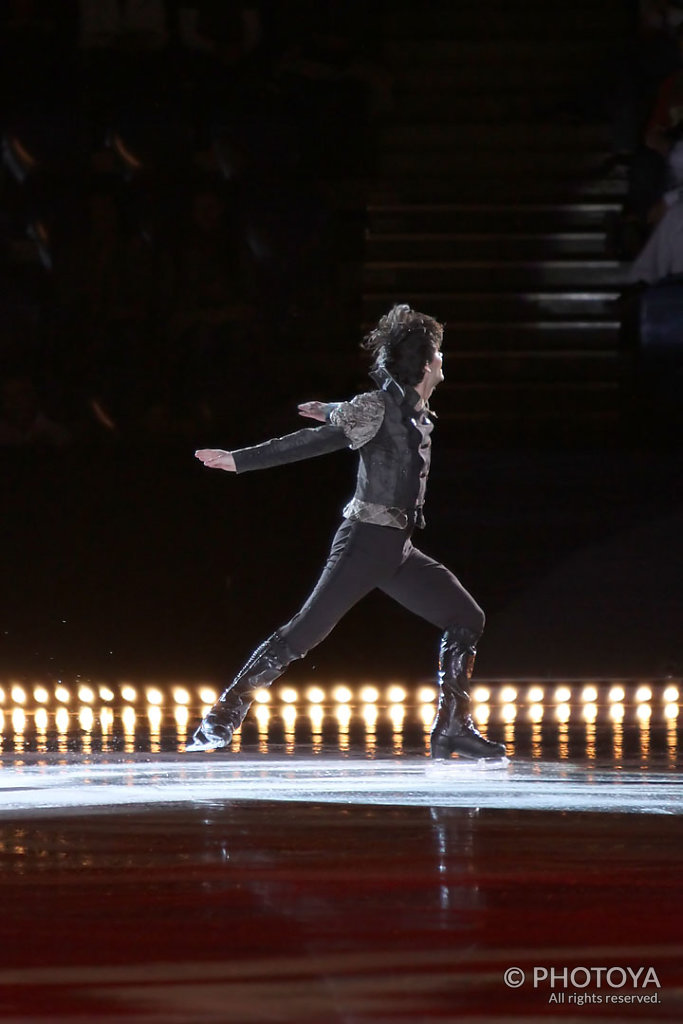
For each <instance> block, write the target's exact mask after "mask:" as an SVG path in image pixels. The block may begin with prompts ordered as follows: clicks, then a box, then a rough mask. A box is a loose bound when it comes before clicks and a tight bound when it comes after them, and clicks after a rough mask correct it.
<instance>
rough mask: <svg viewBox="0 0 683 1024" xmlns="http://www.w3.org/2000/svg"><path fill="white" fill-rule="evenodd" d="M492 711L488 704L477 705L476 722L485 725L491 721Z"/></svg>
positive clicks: (475, 710)
mask: <svg viewBox="0 0 683 1024" xmlns="http://www.w3.org/2000/svg"><path fill="white" fill-rule="evenodd" d="M490 713H491V711H490V708H489V706H488V704H477V706H476V708H475V709H474V720H475V721H476V722H478V723H479V724H480V725H485V724H486V722H488V720H489V715H490Z"/></svg>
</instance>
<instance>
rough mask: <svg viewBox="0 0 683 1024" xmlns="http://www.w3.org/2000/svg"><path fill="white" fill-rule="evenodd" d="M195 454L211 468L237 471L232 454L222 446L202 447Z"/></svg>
mask: <svg viewBox="0 0 683 1024" xmlns="http://www.w3.org/2000/svg"><path fill="white" fill-rule="evenodd" d="M194 454H195V458H197V459H199V461H200V462H203V463H204V465H205V466H207V467H208V468H209V469H225V470H227V472H228V473H234V472H236V468H235V460H234V459H233V457H232V454H231V453H230V452H224V451H223V449H222V448H200V449H199V451H196V452H195V453H194Z"/></svg>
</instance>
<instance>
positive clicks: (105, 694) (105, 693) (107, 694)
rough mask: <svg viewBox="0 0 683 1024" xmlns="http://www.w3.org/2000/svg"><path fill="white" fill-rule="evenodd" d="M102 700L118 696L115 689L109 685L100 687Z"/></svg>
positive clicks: (110, 699)
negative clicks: (111, 688)
mask: <svg viewBox="0 0 683 1024" xmlns="http://www.w3.org/2000/svg"><path fill="white" fill-rule="evenodd" d="M99 694H100V700H104V701H107V703H108V702H109V701H112V700H113V699H114V697H115V696H116V695H115V693H114V691H113V690H110V689H109V687H108V686H100V688H99Z"/></svg>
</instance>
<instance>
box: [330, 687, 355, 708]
mask: <svg viewBox="0 0 683 1024" xmlns="http://www.w3.org/2000/svg"><path fill="white" fill-rule="evenodd" d="M332 696H333V697H334V699H335V700H336V701H337V703H338V704H348V702H349V701H350V700H351V697H352V696H353V694H352V693H351V691H350V690H349V688H348V686H336V687H335V689H334V692H333V694H332Z"/></svg>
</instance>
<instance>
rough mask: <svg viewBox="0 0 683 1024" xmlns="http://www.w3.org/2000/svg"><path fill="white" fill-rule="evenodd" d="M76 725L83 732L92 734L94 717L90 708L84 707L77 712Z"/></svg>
mask: <svg viewBox="0 0 683 1024" xmlns="http://www.w3.org/2000/svg"><path fill="white" fill-rule="evenodd" d="M78 724H79V725H80V727H81V729H82V730H83V732H92V727H93V725H94V724H95V716H94V714H93V710H92V708H89V707H84V708H81V709H80V711H79V712H78Z"/></svg>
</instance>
